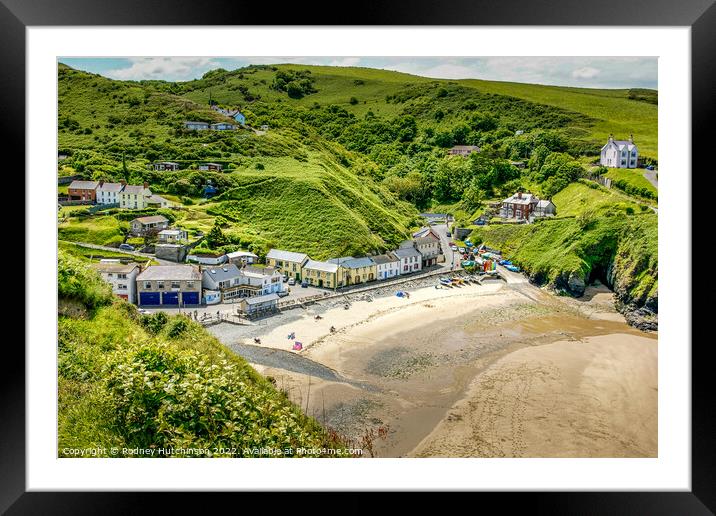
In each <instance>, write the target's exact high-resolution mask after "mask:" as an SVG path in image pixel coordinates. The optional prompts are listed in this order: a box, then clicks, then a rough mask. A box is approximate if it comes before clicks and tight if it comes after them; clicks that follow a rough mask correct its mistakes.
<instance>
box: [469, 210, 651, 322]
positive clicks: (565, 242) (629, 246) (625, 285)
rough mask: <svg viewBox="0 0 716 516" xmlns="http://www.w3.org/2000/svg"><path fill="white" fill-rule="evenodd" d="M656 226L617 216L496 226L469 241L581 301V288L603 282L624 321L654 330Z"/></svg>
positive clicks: (644, 216) (641, 217)
mask: <svg viewBox="0 0 716 516" xmlns="http://www.w3.org/2000/svg"><path fill="white" fill-rule="evenodd" d="M657 233H658V220H657V216H656V215H655V214H653V213H651V212H648V213H643V214H642V215H636V216H631V217H624V216H622V215H620V214H618V213H613V214H608V215H607V216H602V217H596V216H594V215H593V214H591V212H590V213H583V214H582V215H580V216H578V217H575V218H565V219H558V220H546V221H543V222H540V223H537V224H528V225H525V224H522V225H497V226H489V227H486V228H480V229H478V230H476V232H475V234H474V236H473V239H474V241H476V242H484V243H485V244H487V245H488V246H490V247H493V248H497V249H499V250H500V251H502V253H503V256H506V257H508V258H509V259H510V260H512V261H513V263H515V264H516V265H518V266H519V267H521V268H522V269H524V271H525V272H526V273H528V274H529V276H530V279H531V280H532V281H534V282H535V283H537V284H548V285H551V286H552V287H555V288H558V289H563V290H565V291H566V292H568V293H570V294H572V295H578V296H581V295H582V294H583V293H584V288H585V285H588V284H589V283H590V282H592V281H593V280H595V279H599V280H601V281H602V282H603V283H604V284H606V285H608V286H609V287H610V288H612V289H613V290H614V292H615V294H616V297H617V301H618V302H619V308H620V310H621V311H622V312H623V313H624V315H625V316H626V318H627V320H628V321H629V322H630V323H631V324H634V325H636V326H638V327H640V328H642V329H649V330H655V329H656V328H657V322H656V313H657V312H658V245H657Z"/></svg>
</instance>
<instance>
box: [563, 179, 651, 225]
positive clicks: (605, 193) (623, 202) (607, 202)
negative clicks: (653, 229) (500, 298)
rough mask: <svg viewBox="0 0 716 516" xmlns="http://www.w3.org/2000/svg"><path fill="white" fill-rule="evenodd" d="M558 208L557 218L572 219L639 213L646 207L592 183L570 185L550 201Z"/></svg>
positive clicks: (617, 192)
mask: <svg viewBox="0 0 716 516" xmlns="http://www.w3.org/2000/svg"><path fill="white" fill-rule="evenodd" d="M552 202H554V204H555V206H558V209H557V215H558V216H559V217H572V216H576V215H582V214H583V213H592V214H595V215H596V214H604V213H621V214H625V213H639V212H642V211H646V209H648V206H646V205H645V204H640V203H637V202H635V201H634V200H633V199H631V198H629V197H628V196H626V195H624V194H622V193H620V192H619V191H618V190H614V189H607V188H604V187H602V186H599V185H597V184H596V183H593V182H588V181H584V182H577V183H571V184H570V185H569V186H567V187H566V188H565V189H564V190H562V191H560V192H559V193H558V194H557V195H555V196H554V198H553V199H552Z"/></svg>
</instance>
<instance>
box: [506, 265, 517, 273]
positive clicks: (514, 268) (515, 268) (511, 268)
mask: <svg viewBox="0 0 716 516" xmlns="http://www.w3.org/2000/svg"><path fill="white" fill-rule="evenodd" d="M505 269H507V270H508V271H512V272H520V268H519V267H518V266H517V265H505Z"/></svg>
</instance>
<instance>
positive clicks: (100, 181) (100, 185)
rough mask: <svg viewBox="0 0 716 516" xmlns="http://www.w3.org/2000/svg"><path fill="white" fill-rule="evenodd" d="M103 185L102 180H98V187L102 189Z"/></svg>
mask: <svg viewBox="0 0 716 516" xmlns="http://www.w3.org/2000/svg"><path fill="white" fill-rule="evenodd" d="M103 184H104V179H100V180H99V187H100V188H102V185H103Z"/></svg>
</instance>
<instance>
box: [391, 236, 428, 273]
mask: <svg viewBox="0 0 716 516" xmlns="http://www.w3.org/2000/svg"><path fill="white" fill-rule="evenodd" d="M404 244H405V245H401V247H400V248H399V249H396V250H395V251H393V254H394V255H395V256H397V257H398V258H400V274H410V273H411V272H418V271H419V270H420V269H422V268H423V255H421V254H420V253H419V252H418V250H417V249H415V247H414V244H413V242H412V241H410V240H406V241H405V242H404Z"/></svg>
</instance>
